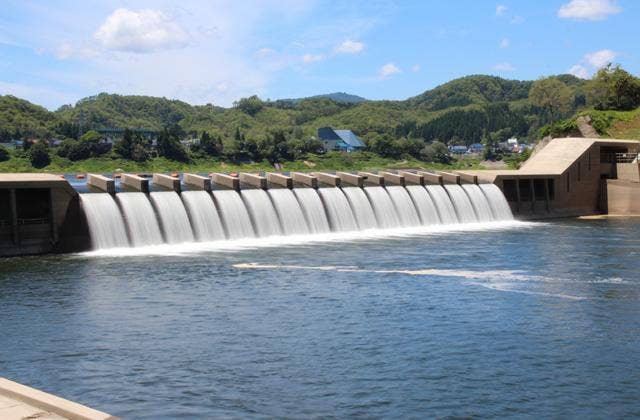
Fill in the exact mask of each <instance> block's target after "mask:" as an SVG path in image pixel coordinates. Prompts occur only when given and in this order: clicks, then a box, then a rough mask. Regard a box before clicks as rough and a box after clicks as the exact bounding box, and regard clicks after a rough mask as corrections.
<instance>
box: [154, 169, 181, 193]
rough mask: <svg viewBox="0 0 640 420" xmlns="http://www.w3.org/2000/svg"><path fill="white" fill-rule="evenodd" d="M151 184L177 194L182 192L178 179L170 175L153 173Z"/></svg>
mask: <svg viewBox="0 0 640 420" xmlns="http://www.w3.org/2000/svg"><path fill="white" fill-rule="evenodd" d="M153 183H154V184H156V185H159V186H161V187H163V188H166V189H168V190H171V191H175V192H177V193H179V192H180V191H181V190H182V188H181V186H180V178H178V177H175V176H171V175H165V174H158V173H154V174H153Z"/></svg>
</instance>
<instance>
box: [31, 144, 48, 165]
mask: <svg viewBox="0 0 640 420" xmlns="http://www.w3.org/2000/svg"><path fill="white" fill-rule="evenodd" d="M29 160H30V161H31V165H32V166H33V167H34V168H44V167H45V166H47V165H48V164H50V163H51V157H50V156H49V148H48V147H47V145H46V144H45V143H44V142H42V141H39V142H37V143H36V144H34V145H33V146H31V147H30V148H29Z"/></svg>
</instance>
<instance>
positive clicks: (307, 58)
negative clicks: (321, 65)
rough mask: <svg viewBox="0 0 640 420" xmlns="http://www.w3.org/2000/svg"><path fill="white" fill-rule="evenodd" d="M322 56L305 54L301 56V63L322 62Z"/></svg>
mask: <svg viewBox="0 0 640 420" xmlns="http://www.w3.org/2000/svg"><path fill="white" fill-rule="evenodd" d="M323 59H324V56H323V55H322V54H305V55H303V56H302V62H303V63H315V62H316V61H322V60H323Z"/></svg>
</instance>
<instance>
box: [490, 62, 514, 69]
mask: <svg viewBox="0 0 640 420" xmlns="http://www.w3.org/2000/svg"><path fill="white" fill-rule="evenodd" d="M492 68H493V69H494V70H496V71H500V72H507V71H514V70H515V69H516V68H515V67H513V65H512V64H511V63H508V62H506V61H505V62H503V63H498V64H495V65H494V66H493V67H492Z"/></svg>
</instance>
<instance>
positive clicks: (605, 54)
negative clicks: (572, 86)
mask: <svg viewBox="0 0 640 420" xmlns="http://www.w3.org/2000/svg"><path fill="white" fill-rule="evenodd" d="M617 56H618V53H616V52H615V51H611V50H608V49H604V50H599V51H594V52H591V53H587V54H585V55H584V56H583V57H582V60H581V61H580V62H579V63H578V64H576V65H574V66H571V68H570V69H569V70H568V71H569V74H573V75H574V76H576V77H580V78H582V79H588V78H589V77H591V74H593V73H595V72H596V71H598V70H600V69H601V68H603V67H605V66H606V65H607V64H609V63H611V62H613V60H615V58H616V57H617Z"/></svg>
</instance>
